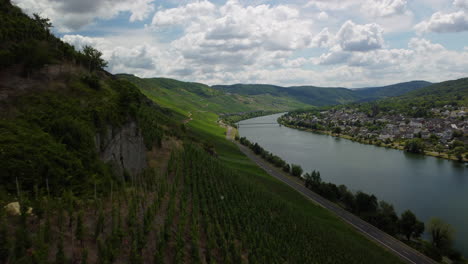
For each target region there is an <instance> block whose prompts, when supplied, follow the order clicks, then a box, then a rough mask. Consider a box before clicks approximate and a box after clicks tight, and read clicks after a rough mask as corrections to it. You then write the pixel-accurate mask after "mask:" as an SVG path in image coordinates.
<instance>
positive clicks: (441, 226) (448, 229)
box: [427, 218, 455, 250]
mask: <svg viewBox="0 0 468 264" xmlns="http://www.w3.org/2000/svg"><path fill="white" fill-rule="evenodd" d="M427 229H428V230H429V233H430V235H431V240H432V244H433V245H434V246H435V247H436V248H438V249H440V250H444V249H449V248H450V246H451V245H452V242H453V239H454V235H455V230H454V229H453V227H452V226H450V225H449V224H447V223H445V222H444V221H442V220H441V219H439V218H432V219H431V220H430V221H429V224H428V227H427Z"/></svg>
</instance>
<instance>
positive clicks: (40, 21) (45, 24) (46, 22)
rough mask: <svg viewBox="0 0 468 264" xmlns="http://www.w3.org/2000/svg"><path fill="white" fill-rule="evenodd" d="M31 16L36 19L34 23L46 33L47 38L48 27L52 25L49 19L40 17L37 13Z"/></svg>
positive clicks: (48, 34) (48, 33)
mask: <svg viewBox="0 0 468 264" xmlns="http://www.w3.org/2000/svg"><path fill="white" fill-rule="evenodd" d="M33 16H34V20H35V21H36V23H37V24H38V25H39V26H40V27H41V28H42V29H44V31H45V32H46V34H47V35H46V37H47V38H49V36H50V28H51V27H52V23H50V19H48V18H42V17H40V16H39V15H38V14H33Z"/></svg>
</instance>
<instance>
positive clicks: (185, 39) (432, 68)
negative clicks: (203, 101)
mask: <svg viewBox="0 0 468 264" xmlns="http://www.w3.org/2000/svg"><path fill="white" fill-rule="evenodd" d="M12 2H13V3H15V4H16V5H18V6H19V7H21V8H22V9H23V10H24V11H26V12H27V13H29V14H32V13H38V14H41V15H42V16H44V17H48V18H50V19H51V21H52V23H53V25H54V31H55V34H56V35H58V36H59V37H60V38H62V40H64V41H66V42H69V43H71V44H73V45H75V47H77V48H80V47H82V46H83V45H92V46H94V47H95V48H97V49H99V50H101V51H102V52H103V54H104V57H105V59H106V60H107V61H108V62H109V67H108V70H109V71H110V72H112V73H133V74H135V75H137V76H140V77H169V78H176V79H179V80H185V81H197V82H202V83H206V84H209V85H212V84H233V83H269V84H277V85H319V86H344V87H363V86H375V85H384V84H391V83H396V82H400V81H410V80H428V81H433V82H437V81H443V80H448V79H456V78H460V77H468V0H312V1H310V0H309V1H307V0H270V1H268V0H250V1H247V0H227V1H225V0H210V1H208V0H200V1H195V0H194V1H190V0H181V1H176V0H165V1H160V0H79V1H77V0H12Z"/></svg>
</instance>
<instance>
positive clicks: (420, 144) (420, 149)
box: [405, 138, 425, 153]
mask: <svg viewBox="0 0 468 264" xmlns="http://www.w3.org/2000/svg"><path fill="white" fill-rule="evenodd" d="M424 149H425V144H424V141H423V140H422V139H420V138H414V139H411V140H409V141H407V142H406V144H405V150H406V151H408V152H411V153H424Z"/></svg>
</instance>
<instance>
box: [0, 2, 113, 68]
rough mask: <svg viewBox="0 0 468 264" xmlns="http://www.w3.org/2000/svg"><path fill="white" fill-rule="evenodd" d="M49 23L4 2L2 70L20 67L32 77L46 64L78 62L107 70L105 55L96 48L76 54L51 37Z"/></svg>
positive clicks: (0, 48) (0, 18) (0, 35)
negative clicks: (102, 56) (103, 58)
mask: <svg viewBox="0 0 468 264" xmlns="http://www.w3.org/2000/svg"><path fill="white" fill-rule="evenodd" d="M51 27H52V24H51V23H50V21H49V19H47V18H42V17H40V16H39V15H37V14H34V16H33V18H30V17H28V16H27V15H26V14H24V13H23V12H22V11H21V9H19V8H18V7H16V6H13V5H11V3H10V2H9V1H6V0H2V1H1V2H0V43H1V44H0V69H4V68H7V67H11V66H14V65H19V66H21V67H22V74H23V75H24V76H29V75H30V74H31V73H32V72H34V71H35V70H38V69H40V68H41V67H43V66H44V65H46V64H56V63H64V62H70V61H72V62H74V63H77V64H79V65H82V66H85V67H87V68H88V69H89V70H91V71H93V70H97V69H101V68H102V67H104V66H106V63H105V61H104V60H102V59H101V55H102V54H101V53H100V52H99V51H97V50H95V49H94V48H92V47H89V46H88V47H85V49H84V50H83V51H76V50H75V49H74V48H73V47H72V46H71V45H70V44H67V43H65V42H63V41H61V40H60V39H59V38H56V37H55V36H54V35H52V34H51V32H50V28H51Z"/></svg>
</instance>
